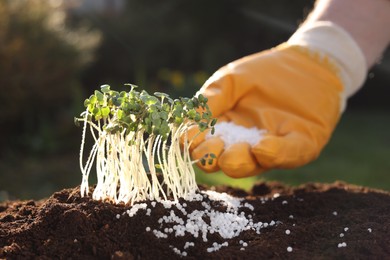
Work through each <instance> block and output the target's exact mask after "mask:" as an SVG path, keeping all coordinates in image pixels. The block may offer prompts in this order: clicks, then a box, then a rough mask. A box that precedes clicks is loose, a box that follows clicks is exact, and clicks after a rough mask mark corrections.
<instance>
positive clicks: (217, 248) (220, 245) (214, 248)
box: [207, 242, 229, 253]
mask: <svg viewBox="0 0 390 260" xmlns="http://www.w3.org/2000/svg"><path fill="white" fill-rule="evenodd" d="M228 245H229V243H228V242H223V243H222V244H218V243H217V242H214V243H213V247H209V248H207V252H209V253H211V252H215V251H218V250H219V249H221V248H222V247H224V246H228Z"/></svg>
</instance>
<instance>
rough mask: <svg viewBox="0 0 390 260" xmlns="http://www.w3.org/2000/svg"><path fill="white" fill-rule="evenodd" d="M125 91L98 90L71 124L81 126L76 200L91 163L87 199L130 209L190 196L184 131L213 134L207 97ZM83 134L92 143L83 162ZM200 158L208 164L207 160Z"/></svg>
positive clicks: (192, 184) (191, 175)
mask: <svg viewBox="0 0 390 260" xmlns="http://www.w3.org/2000/svg"><path fill="white" fill-rule="evenodd" d="M129 87H130V91H128V92H126V91H122V92H118V91H114V90H111V89H110V86H108V85H103V86H101V91H98V90H96V91H95V93H94V94H93V95H91V96H90V97H89V98H88V99H86V100H85V102H84V105H85V107H86V110H85V111H84V112H83V113H82V114H81V117H80V118H76V119H75V121H76V122H77V123H79V122H82V123H83V132H82V141H81V149H80V168H81V171H82V176H83V177H82V183H81V196H84V195H88V193H89V186H88V178H89V174H90V172H91V169H92V166H93V164H94V162H95V161H96V173H97V184H96V187H95V189H94V191H93V195H92V197H93V198H94V199H96V200H109V201H113V202H115V203H120V202H123V203H129V204H131V205H132V204H133V203H134V202H137V201H144V200H161V199H163V200H167V199H168V197H172V198H173V200H174V201H177V200H178V199H179V198H188V197H191V196H192V195H193V194H194V193H195V192H196V191H197V189H198V188H197V184H196V181H195V173H194V170H193V167H192V164H193V163H194V162H193V161H191V158H190V154H189V146H190V141H191V140H188V137H187V134H186V132H187V130H188V128H189V127H191V126H192V125H194V124H195V125H198V127H199V129H200V132H201V131H204V130H206V129H209V128H211V131H212V132H213V130H214V129H213V127H214V125H215V123H216V119H212V118H211V112H210V110H209V107H208V106H207V98H205V97H204V96H202V95H198V96H194V97H193V98H180V99H175V100H173V99H172V98H170V97H169V96H168V95H167V94H165V93H159V92H156V93H154V95H150V94H148V93H147V92H146V91H144V90H143V91H141V92H138V91H137V90H136V86H134V85H131V84H129ZM88 129H89V130H90V133H91V135H92V137H93V139H94V141H95V143H94V145H93V147H92V149H91V151H90V153H89V156H88V157H87V160H86V162H85V163H84V162H83V154H84V146H85V137H86V132H87V130H88ZM206 156H207V158H208V160H212V159H213V158H212V157H213V155H206ZM202 160H203V161H204V160H205V159H204V158H202ZM210 163H211V162H210ZM158 174H161V177H159V176H158Z"/></svg>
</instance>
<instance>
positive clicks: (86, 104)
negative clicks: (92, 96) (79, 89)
mask: <svg viewBox="0 0 390 260" xmlns="http://www.w3.org/2000/svg"><path fill="white" fill-rule="evenodd" d="M90 103H91V100H89V99H88V98H87V99H86V100H84V107H87V106H88V105H89V104H90Z"/></svg>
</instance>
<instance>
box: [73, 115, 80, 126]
mask: <svg viewBox="0 0 390 260" xmlns="http://www.w3.org/2000/svg"><path fill="white" fill-rule="evenodd" d="M74 124H75V125H76V126H77V127H79V126H80V120H79V119H78V118H77V117H75V118H74Z"/></svg>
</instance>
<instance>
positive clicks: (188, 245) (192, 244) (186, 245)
mask: <svg viewBox="0 0 390 260" xmlns="http://www.w3.org/2000/svg"><path fill="white" fill-rule="evenodd" d="M190 246H195V243H194V242H186V243H185V245H184V249H187V248H189V247H190Z"/></svg>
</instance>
